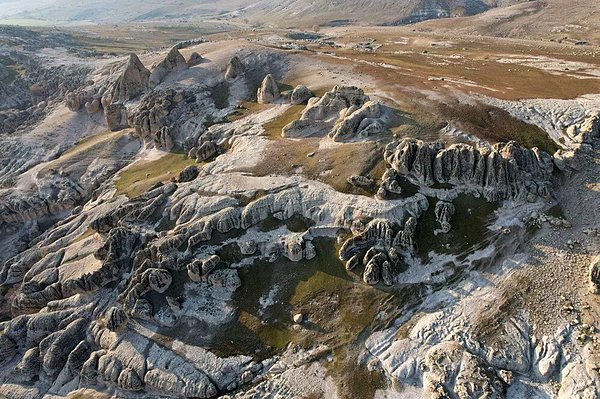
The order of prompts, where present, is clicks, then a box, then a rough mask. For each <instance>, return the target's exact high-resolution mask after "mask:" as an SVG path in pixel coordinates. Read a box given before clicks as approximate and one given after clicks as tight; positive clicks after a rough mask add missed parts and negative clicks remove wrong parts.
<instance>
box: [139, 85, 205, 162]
mask: <svg viewBox="0 0 600 399" xmlns="http://www.w3.org/2000/svg"><path fill="white" fill-rule="evenodd" d="M203 112H205V104H203V103H202V102H201V101H197V97H196V94H195V93H194V92H193V91H189V90H175V89H166V90H154V91H153V92H151V93H150V94H148V95H146V96H145V97H143V98H142V100H141V102H140V105H139V106H138V107H137V108H135V109H134V110H132V111H131V113H130V115H129V124H130V126H131V127H133V128H135V130H136V133H137V134H138V135H139V136H140V137H142V138H143V139H144V140H148V141H150V142H152V143H154V145H155V146H156V147H157V148H160V149H163V150H167V151H170V150H172V149H173V148H176V147H177V148H187V149H189V148H191V147H192V146H193V142H194V141H196V140H197V139H198V136H199V134H200V133H201V132H203V129H204V128H203V125H202V123H201V120H199V121H198V122H196V121H195V120H194V123H193V124H192V123H191V122H190V121H191V120H193V119H194V118H195V117H196V116H198V118H200V117H201V115H202V113H203ZM188 124H189V126H188Z"/></svg>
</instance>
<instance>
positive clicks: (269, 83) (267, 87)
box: [256, 74, 280, 104]
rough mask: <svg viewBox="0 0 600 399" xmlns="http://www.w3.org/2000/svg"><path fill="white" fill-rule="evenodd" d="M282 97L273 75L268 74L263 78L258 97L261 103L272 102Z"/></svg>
mask: <svg viewBox="0 0 600 399" xmlns="http://www.w3.org/2000/svg"><path fill="white" fill-rule="evenodd" d="M279 97H280V92H279V87H278V86H277V82H276V81H275V78H274V77H273V75H271V74H268V75H267V76H265V78H264V79H263V81H262V83H261V85H260V87H259V88H258V91H257V93H256V99H257V101H258V103H259V104H270V103H272V102H274V101H276V100H278V99H279Z"/></svg>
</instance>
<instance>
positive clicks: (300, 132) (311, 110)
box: [281, 86, 380, 138]
mask: <svg viewBox="0 0 600 399" xmlns="http://www.w3.org/2000/svg"><path fill="white" fill-rule="evenodd" d="M368 102H369V97H368V96H366V95H365V94H364V92H363V91H362V90H361V89H359V88H357V87H348V86H336V87H334V88H333V90H332V91H329V92H327V93H325V95H324V96H323V97H322V98H318V97H314V98H311V99H310V101H309V103H308V105H307V106H306V109H305V110H304V112H303V113H302V115H301V117H300V119H298V120H296V121H293V122H291V123H289V124H288V125H286V126H285V127H284V128H283V131H282V133H281V135H282V136H283V137H290V138H294V137H296V138H297V137H308V136H313V135H318V134H325V133H329V134H330V136H331V137H340V138H341V136H343V135H344V134H348V132H347V130H346V128H345V126H348V127H351V128H352V129H354V130H356V129H358V128H359V125H360V124H361V122H362V121H363V119H364V116H366V115H375V114H376V113H377V111H378V110H379V109H380V108H379V106H378V103H369V105H368V106H367V107H366V108H365V109H363V110H361V111H360V113H359V114H356V115H355V116H354V117H352V118H351V119H349V120H348V122H343V120H344V119H346V118H350V116H351V115H352V114H353V113H355V111H357V110H358V109H360V108H362V107H363V106H364V105H365V104H366V103H368ZM370 112H372V113H370ZM377 116H379V114H377ZM371 119H373V118H371ZM338 120H340V121H341V122H338ZM351 121H352V122H351ZM336 122H338V123H340V126H338V127H337V128H334V125H336ZM355 122H357V123H358V125H357V126H354V123H355ZM368 124H370V122H369V123H367V122H365V124H364V125H363V128H365V127H366V126H367V125H368ZM342 125H343V126H344V127H343V128H342V127H341V126H342ZM338 130H339V131H338ZM352 133H353V134H354V133H359V132H358V131H353V132H352Z"/></svg>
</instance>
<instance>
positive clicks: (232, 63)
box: [225, 56, 246, 80]
mask: <svg viewBox="0 0 600 399" xmlns="http://www.w3.org/2000/svg"><path fill="white" fill-rule="evenodd" d="M245 72H246V66H245V65H244V64H243V63H242V61H241V60H240V59H239V57H238V56H234V57H233V58H231V59H230V60H229V62H228V63H227V70H226V71H225V79H227V80H234V79H236V78H237V77H239V76H242V75H243V74H244V73H245Z"/></svg>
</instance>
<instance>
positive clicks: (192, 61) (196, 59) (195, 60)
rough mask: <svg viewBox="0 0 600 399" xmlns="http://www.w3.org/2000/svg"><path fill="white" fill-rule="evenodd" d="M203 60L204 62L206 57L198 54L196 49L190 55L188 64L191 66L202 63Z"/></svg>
mask: <svg viewBox="0 0 600 399" xmlns="http://www.w3.org/2000/svg"><path fill="white" fill-rule="evenodd" d="M203 62H204V58H203V57H202V56H201V55H200V54H198V53H197V52H195V51H194V52H193V53H192V54H191V55H190V58H189V59H188V60H187V66H188V67H189V68H191V67H193V66H196V65H200V64H202V63H203Z"/></svg>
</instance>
